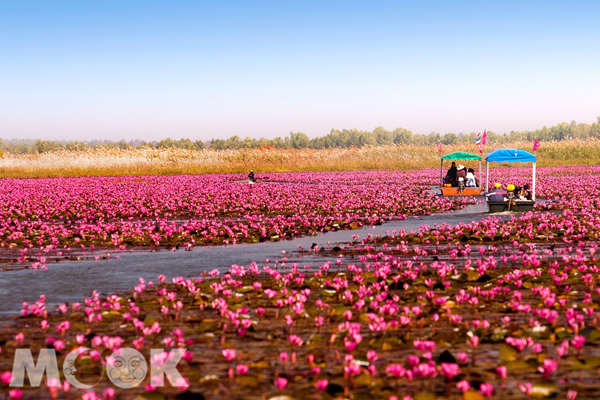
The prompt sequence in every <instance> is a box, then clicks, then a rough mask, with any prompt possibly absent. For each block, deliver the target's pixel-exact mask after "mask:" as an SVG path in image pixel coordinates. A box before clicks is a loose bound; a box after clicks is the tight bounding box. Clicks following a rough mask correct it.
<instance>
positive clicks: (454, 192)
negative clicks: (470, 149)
mask: <svg viewBox="0 0 600 400" xmlns="http://www.w3.org/2000/svg"><path fill="white" fill-rule="evenodd" d="M447 160H451V161H459V160H460V161H479V185H481V157H480V156H478V155H476V154H471V153H465V152H464V151H458V152H455V153H450V154H448V155H445V156H443V157H441V161H440V191H441V192H442V196H478V195H480V194H481V188H480V187H464V186H463V187H462V188H460V187H447V186H444V161H447Z"/></svg>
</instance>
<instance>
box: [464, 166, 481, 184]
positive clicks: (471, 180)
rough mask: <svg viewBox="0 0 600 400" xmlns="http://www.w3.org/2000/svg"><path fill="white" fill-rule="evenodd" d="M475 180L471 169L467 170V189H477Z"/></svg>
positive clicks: (473, 171)
mask: <svg viewBox="0 0 600 400" xmlns="http://www.w3.org/2000/svg"><path fill="white" fill-rule="evenodd" d="M477 183H478V182H477V178H475V170H474V169H473V168H469V170H468V172H467V185H466V186H467V187H477V186H478V185H477Z"/></svg>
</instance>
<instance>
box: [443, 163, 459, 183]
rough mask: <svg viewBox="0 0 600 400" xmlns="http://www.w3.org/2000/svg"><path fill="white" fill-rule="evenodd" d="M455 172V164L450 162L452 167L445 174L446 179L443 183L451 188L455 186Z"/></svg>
mask: <svg viewBox="0 0 600 400" xmlns="http://www.w3.org/2000/svg"><path fill="white" fill-rule="evenodd" d="M456 172H457V169H456V163H455V162H454V161H452V166H451V167H450V169H449V170H448V172H447V173H446V177H445V178H444V183H449V184H451V185H452V186H456V185H457V180H456Z"/></svg>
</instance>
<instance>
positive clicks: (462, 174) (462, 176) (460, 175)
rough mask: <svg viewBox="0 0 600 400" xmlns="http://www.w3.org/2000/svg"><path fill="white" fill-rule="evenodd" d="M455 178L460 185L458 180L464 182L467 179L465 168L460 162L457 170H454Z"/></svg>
mask: <svg viewBox="0 0 600 400" xmlns="http://www.w3.org/2000/svg"><path fill="white" fill-rule="evenodd" d="M456 180H457V181H458V184H459V185H460V182H463V184H464V183H466V181H467V170H466V169H465V166H464V165H462V164H458V170H457V171H456Z"/></svg>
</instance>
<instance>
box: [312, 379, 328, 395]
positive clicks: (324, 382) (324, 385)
mask: <svg viewBox="0 0 600 400" xmlns="http://www.w3.org/2000/svg"><path fill="white" fill-rule="evenodd" d="M327 385H329V381H328V380H327V379H319V380H318V381H317V382H316V383H315V387H316V388H317V389H318V390H320V391H321V392H324V391H325V390H326V389H327Z"/></svg>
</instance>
